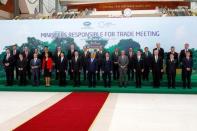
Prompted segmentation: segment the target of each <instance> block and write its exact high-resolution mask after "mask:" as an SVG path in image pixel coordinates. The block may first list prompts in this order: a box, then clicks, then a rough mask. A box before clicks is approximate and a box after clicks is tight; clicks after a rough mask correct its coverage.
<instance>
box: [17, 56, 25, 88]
mask: <svg viewBox="0 0 197 131" xmlns="http://www.w3.org/2000/svg"><path fill="white" fill-rule="evenodd" d="M16 65H17V69H18V73H19V77H20V82H19V85H22V86H24V85H26V67H27V61H26V59H24V58H23V54H19V59H18V60H17V64H16Z"/></svg>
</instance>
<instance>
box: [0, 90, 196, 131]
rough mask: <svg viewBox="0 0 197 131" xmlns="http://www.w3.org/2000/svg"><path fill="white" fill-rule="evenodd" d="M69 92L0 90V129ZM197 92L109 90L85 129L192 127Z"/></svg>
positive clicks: (187, 130) (186, 130)
mask: <svg viewBox="0 0 197 131" xmlns="http://www.w3.org/2000/svg"><path fill="white" fill-rule="evenodd" d="M68 94H70V93H65V92H64V93H58V92H53V93H47V92H0V131H11V130H12V129H14V128H16V127H17V126H19V125H20V124H22V123H24V122H25V121H27V120H29V119H31V118H32V117H33V116H35V115H36V114H38V113H40V112H41V111H43V110H45V109H46V108H48V107H49V106H51V105H53V104H54V103H56V102H57V101H59V100H61V99H62V98H63V97H65V96H66V95H68ZM196 122H197V95H178V94H176V95H174V94H133V93H131V94H127V93H110V95H109V97H108V98H107V100H106V102H105V104H104V106H103V108H102V109H101V111H100V112H99V114H98V115H97V117H96V119H95V121H94V122H93V124H92V125H91V127H90V129H89V131H120V130H121V131H132V130H133V131H145V130H146V131H158V130H159V131H196V130H197V125H196Z"/></svg>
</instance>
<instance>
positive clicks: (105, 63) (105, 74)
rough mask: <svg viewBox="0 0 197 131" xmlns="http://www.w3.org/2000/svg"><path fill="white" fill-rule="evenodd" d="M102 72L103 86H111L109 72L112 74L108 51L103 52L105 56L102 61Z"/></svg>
mask: <svg viewBox="0 0 197 131" xmlns="http://www.w3.org/2000/svg"><path fill="white" fill-rule="evenodd" d="M102 63H103V64H102V72H103V80H104V86H105V87H109V88H110V87H111V74H112V64H113V63H112V60H111V59H110V55H109V53H108V52H106V53H105V58H104V60H103V62H102Z"/></svg>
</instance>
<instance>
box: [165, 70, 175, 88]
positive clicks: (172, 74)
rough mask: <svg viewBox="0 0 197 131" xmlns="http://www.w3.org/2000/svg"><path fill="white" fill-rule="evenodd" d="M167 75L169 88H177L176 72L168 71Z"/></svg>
mask: <svg viewBox="0 0 197 131" xmlns="http://www.w3.org/2000/svg"><path fill="white" fill-rule="evenodd" d="M167 77H168V88H170V87H172V88H175V77H176V72H168V73H167Z"/></svg>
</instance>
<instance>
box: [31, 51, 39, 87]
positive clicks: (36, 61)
mask: <svg viewBox="0 0 197 131" xmlns="http://www.w3.org/2000/svg"><path fill="white" fill-rule="evenodd" d="M30 66H31V70H32V75H33V79H34V80H33V86H38V85H39V84H40V68H41V60H40V59H38V54H36V53H34V58H33V59H32V60H31V61H30Z"/></svg>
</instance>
